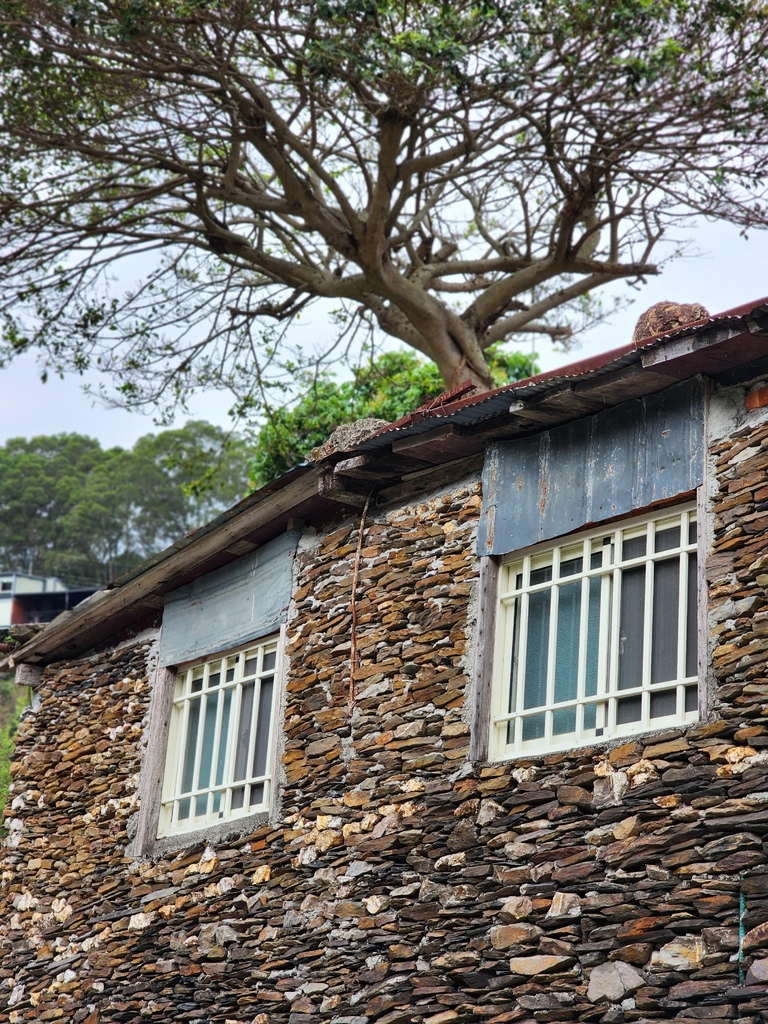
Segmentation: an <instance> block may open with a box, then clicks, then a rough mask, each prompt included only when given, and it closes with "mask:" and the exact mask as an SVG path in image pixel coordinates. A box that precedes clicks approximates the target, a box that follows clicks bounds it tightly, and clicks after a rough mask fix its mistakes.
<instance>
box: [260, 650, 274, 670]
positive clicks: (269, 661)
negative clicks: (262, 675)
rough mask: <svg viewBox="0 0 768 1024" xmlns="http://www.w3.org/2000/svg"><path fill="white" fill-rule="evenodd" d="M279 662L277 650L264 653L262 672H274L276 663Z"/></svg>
mask: <svg viewBox="0 0 768 1024" xmlns="http://www.w3.org/2000/svg"><path fill="white" fill-rule="evenodd" d="M276 663H277V651H269V653H267V654H265V655H264V660H263V661H262V665H261V671H262V672H274V670H275V664H276Z"/></svg>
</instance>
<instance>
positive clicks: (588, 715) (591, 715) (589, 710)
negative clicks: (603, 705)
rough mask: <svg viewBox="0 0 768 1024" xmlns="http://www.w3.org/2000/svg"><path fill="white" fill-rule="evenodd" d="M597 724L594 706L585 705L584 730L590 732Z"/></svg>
mask: <svg viewBox="0 0 768 1024" xmlns="http://www.w3.org/2000/svg"><path fill="white" fill-rule="evenodd" d="M596 723H597V707H596V706H595V705H594V704H587V705H586V706H585V708H584V728H585V729H588V730H589V731H590V732H591V731H592V729H594V728H595V725H596Z"/></svg>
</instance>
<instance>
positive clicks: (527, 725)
mask: <svg viewBox="0 0 768 1024" xmlns="http://www.w3.org/2000/svg"><path fill="white" fill-rule="evenodd" d="M543 735H544V715H529V716H528V718H524V719H523V739H524V740H540V739H541V738H542V736H543Z"/></svg>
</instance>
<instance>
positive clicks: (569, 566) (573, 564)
mask: <svg viewBox="0 0 768 1024" xmlns="http://www.w3.org/2000/svg"><path fill="white" fill-rule="evenodd" d="M583 562H584V560H583V559H582V558H581V556H579V557H577V558H568V559H565V560H563V561H561V562H560V576H561V577H563V576H575V575H576V573H577V572H581V567H582V565H583Z"/></svg>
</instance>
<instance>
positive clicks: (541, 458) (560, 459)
mask: <svg viewBox="0 0 768 1024" xmlns="http://www.w3.org/2000/svg"><path fill="white" fill-rule="evenodd" d="M703 408H704V401H703V389H702V384H701V382H700V381H687V382H686V383H685V384H679V385H676V386H675V387H672V388H668V389H667V390H666V391H663V392H661V393H660V394H656V395H650V396H648V397H646V398H640V399H637V400H635V401H633V402H626V403H624V404H622V405H620V406H616V407H615V408H612V409H606V410H605V411H604V412H601V413H597V414H596V415H594V416H589V417H586V418H584V419H581V420H576V421H575V422H573V423H567V424H564V425H563V426H561V427H556V428H554V429H553V430H548V431H544V432H543V433H541V434H537V435H536V436H534V437H527V438H521V439H519V440H517V441H505V442H501V443H499V444H497V445H494V446H493V447H492V448H491V449H490V450H489V453H488V456H487V458H486V463H485V468H484V471H483V509H482V514H481V519H480V529H479V531H478V539H477V550H478V554H480V555H501V554H504V553H505V552H507V551H515V550H517V549H519V548H525V547H529V546H530V545H531V544H536V543H538V542H539V541H543V540H551V539H552V538H554V537H560V536H563V535H564V534H566V533H570V532H571V531H573V530H577V529H579V528H580V527H582V526H584V525H585V524H587V523H599V522H602V521H603V520H605V519H610V518H612V517H613V516H617V515H625V514H627V513H630V512H633V511H635V510H637V509H642V508H646V507H647V506H649V505H653V504H654V503H655V502H659V501H663V500H665V499H667V498H673V497H675V496H676V495H678V494H685V493H686V492H688V491H692V490H694V489H695V488H696V487H698V485H699V484H700V483H701V480H702V471H703V470H702V467H703V420H704V413H703Z"/></svg>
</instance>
